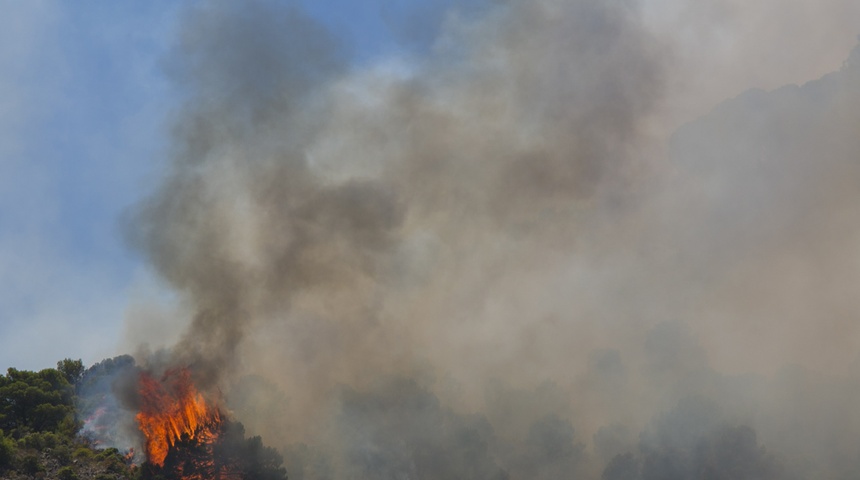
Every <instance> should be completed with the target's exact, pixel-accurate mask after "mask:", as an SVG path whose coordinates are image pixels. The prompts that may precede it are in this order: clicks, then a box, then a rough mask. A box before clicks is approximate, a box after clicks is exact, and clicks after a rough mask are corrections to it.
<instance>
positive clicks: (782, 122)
mask: <svg viewBox="0 0 860 480" xmlns="http://www.w3.org/2000/svg"><path fill="white" fill-rule="evenodd" d="M768 3H769V2H768ZM832 3H833V4H834V5H836V4H837V3H838V2H832ZM708 4H709V5H710V6H711V8H714V9H717V10H719V9H720V8H726V9H727V10H725V12H732V14H731V15H730V14H729V13H726V17H725V19H724V21H725V25H724V28H725V29H727V30H726V31H728V29H730V27H731V25H733V24H732V23H731V18H733V16H734V15H741V12H740V11H738V10H736V9H740V8H742V7H740V6H734V7H732V5H734V3H733V2H728V1H726V2H717V1H714V2H709V3H708ZM840 5H841V4H840ZM729 7H731V8H729ZM786 8H790V7H786ZM791 8H793V7H791ZM841 8H842V10H838V9H837V10H838V11H840V12H843V13H844V12H845V11H846V9H848V8H849V7H847V6H845V5H841ZM834 9H835V7H834ZM837 10H833V11H837ZM790 11H791V12H796V10H790ZM678 12H680V13H681V14H679V15H678V16H672V15H669V14H666V13H665V12H662V13H661V11H660V9H659V8H657V7H656V6H655V4H651V3H647V2H646V3H643V4H638V3H637V2H635V1H630V0H609V1H598V0H533V1H528V2H496V3H493V4H492V5H488V6H486V8H484V9H481V10H480V13H478V14H472V15H457V14H456V11H454V10H451V11H450V12H449V13H448V14H447V15H445V16H444V21H443V23H442V24H441V26H440V27H439V29H438V31H439V34H438V36H437V38H436V39H435V40H434V41H433V43H432V47H431V48H429V49H428V50H427V51H426V52H416V53H415V54H414V55H409V54H402V55H400V56H397V57H394V58H387V59H380V60H379V61H376V62H370V63H369V64H367V65H362V66H359V67H356V66H353V65H350V63H349V58H348V54H347V52H346V50H345V49H344V48H343V45H341V44H340V43H339V41H338V39H337V38H336V37H335V36H333V35H332V34H331V33H330V32H327V31H326V30H325V29H324V28H323V27H322V26H321V25H319V24H317V23H316V22H315V21H314V20H313V19H311V18H310V17H308V16H307V15H306V14H305V13H303V12H302V11H301V10H300V9H299V8H298V7H297V6H295V5H294V4H291V3H278V2H263V1H254V2H243V3H241V4H237V3H232V2H226V1H223V2H222V1H213V2H206V3H202V4H199V5H195V6H194V7H191V8H189V11H188V12H187V14H186V17H185V20H184V22H183V23H182V27H181V29H180V31H179V32H178V34H177V39H176V47H175V52H174V54H173V55H172V56H171V58H169V59H168V60H167V61H166V65H167V69H168V71H169V73H170V75H171V76H172V78H173V79H174V80H175V84H176V85H177V87H178V88H179V89H180V91H181V92H182V94H183V98H184V103H183V104H182V105H181V107H180V108H179V109H178V111H177V112H176V115H175V118H174V119H173V130H172V138H173V143H172V150H171V154H172V157H171V159H172V163H171V165H170V168H169V171H168V172H166V174H165V178H164V181H163V183H162V184H161V186H160V187H159V188H158V190H157V191H155V192H153V194H152V195H151V196H150V197H149V198H148V199H147V200H146V201H145V202H143V203H142V204H141V205H139V206H138V207H137V209H136V210H135V211H134V212H133V214H132V216H131V218H132V219H131V221H130V222H129V226H128V231H129V238H130V240H131V242H132V244H133V245H134V246H135V247H136V248H137V249H139V250H140V251H141V252H143V253H144V254H145V256H146V257H147V258H148V259H149V260H150V261H151V264H152V266H153V268H154V269H155V271H156V272H157V273H158V274H159V275H160V276H161V277H162V278H163V279H164V280H165V281H166V282H167V283H168V284H169V286H170V287H171V288H172V289H173V290H174V291H175V292H176V294H177V296H178V298H179V301H180V303H181V305H182V308H181V311H183V312H188V323H187V325H188V326H187V329H186V330H185V331H184V333H183V334H182V336H181V340H180V341H179V342H178V343H177V344H176V345H174V346H172V347H171V348H170V349H169V351H168V352H167V353H162V354H159V355H163V356H165V357H164V358H162V357H159V356H158V355H155V356H150V357H148V359H138V360H139V361H143V362H146V361H149V362H154V363H158V364H183V365H191V366H192V367H193V371H194V374H195V375H196V377H197V378H196V381H197V383H198V385H200V386H201V387H202V388H204V389H212V390H214V389H219V390H220V391H223V392H224V393H225V398H226V400H227V403H228V405H229V406H230V407H231V408H233V409H234V410H235V412H236V414H237V416H238V417H239V418H241V420H242V421H243V422H244V423H245V425H246V426H247V427H248V429H249V430H251V431H252V433H254V434H262V435H263V437H264V439H266V441H267V442H273V443H274V444H275V445H277V446H279V447H280V448H281V449H282V451H283V452H284V453H285V457H286V459H287V460H288V463H287V469H288V471H289V472H290V475H291V478H299V479H301V478H305V477H307V478H343V477H355V478H407V477H408V478H440V479H442V478H493V479H502V478H558V477H559V476H572V477H576V478H604V479H620V478H642V479H651V478H663V479H666V478H768V479H769V478H793V477H794V476H797V477H798V478H801V477H802V478H822V477H821V475H822V474H824V473H827V474H829V475H833V477H832V478H841V477H837V476H835V475H839V474H842V473H844V472H849V471H851V468H853V467H854V466H856V463H857V462H856V458H860V457H858V454H860V450H857V449H856V448H855V447H852V446H851V445H857V444H858V443H857V440H858V439H860V416H857V415H854V414H852V413H851V411H852V410H853V409H852V408H851V405H852V401H853V400H856V399H857V395H858V393H860V390H858V386H860V378H858V377H857V375H856V374H855V373H854V369H852V368H850V367H851V366H856V360H857V357H856V352H857V350H856V347H857V339H858V338H860V337H858V335H857V333H858V332H857V327H856V325H858V324H857V322H856V318H855V317H856V311H857V307H858V302H857V300H856V294H855V292H856V288H857V287H858V286H860V269H858V266H860V265H858V262H857V259H858V258H860V257H858V256H857V252H856V245H857V240H858V234H860V223H858V222H857V218H858V207H857V205H860V202H858V200H860V188H858V182H857V178H858V174H860V171H858V164H857V162H856V153H857V152H858V151H860V145H858V137H857V135H856V132H855V131H854V130H856V128H857V125H860V114H858V112H860V108H857V107H858V106H860V105H858V101H860V83H858V79H860V57H858V56H860V53H858V52H860V51H858V50H855V51H854V53H853V54H851V56H850V58H849V59H848V60H847V61H845V63H844V65H843V66H842V67H841V69H839V70H838V71H835V72H833V73H831V74H829V75H826V76H824V77H823V78H821V79H818V80H814V81H810V82H809V83H806V84H804V85H803V86H788V87H783V88H779V89H776V90H773V91H765V90H751V91H748V92H747V93H744V94H742V95H740V96H737V97H736V98H733V99H731V100H729V101H726V102H724V103H722V104H720V105H719V106H717V107H716V108H714V109H713V110H711V111H710V112H709V113H707V112H706V111H699V112H698V113H696V116H698V115H701V116H700V117H699V118H695V116H693V117H690V115H689V112H690V111H692V110H690V109H691V108H692V107H691V106H696V105H701V104H702V103H703V102H707V101H711V100H712V99H713V97H714V95H715V92H716V91H719V89H717V90H714V89H713V88H712V87H713V86H714V83H715V82H713V80H712V79H710V78H708V79H707V81H705V80H706V79H704V76H703V75H702V73H701V71H697V70H696V67H697V66H702V65H703V64H707V61H705V60H702V58H707V57H702V58H694V57H695V56H694V55H693V53H701V54H706V53H708V52H710V53H715V52H716V53H721V54H723V55H725V54H726V51H727V50H720V49H719V48H717V47H715V46H714V45H715V42H716V41H715V40H714V37H711V36H709V35H717V34H716V33H714V31H713V30H706V31H703V32H702V34H701V36H700V37H696V38H692V37H690V36H691V35H693V34H694V33H695V29H694V27H695V25H696V23H695V22H696V21H701V19H696V18H688V16H689V15H691V14H690V12H689V11H687V10H686V9H680V10H678V11H676V12H675V13H678ZM661 15H663V16H661ZM680 19H688V20H689V23H688V24H686V28H685V29H683V30H679V31H674V30H671V31H667V30H666V27H667V25H675V23H673V22H677V21H680ZM691 28H693V30H690V29H691ZM748 28H749V25H748V24H743V25H742V28H741V30H740V33H738V34H737V37H736V39H739V40H746V39H748V38H750V34H749V29H748ZM851 35H854V33H853V32H852V33H851ZM770 36H774V37H775V38H776V36H775V34H771V35H770ZM770 36H768V35H763V37H766V38H770ZM694 47H695V48H700V49H701V51H699V50H695V49H694ZM709 48H710V49H711V50H708V49H709ZM713 58H714V63H713V65H714V66H717V67H720V66H722V67H725V66H726V62H723V58H722V57H719V56H715V57H713ZM804 58H806V57H804ZM776 70H779V69H776ZM738 71H739V70H737V71H735V70H733V71H731V72H728V71H727V72H726V78H727V79H731V80H732V82H736V83H737V78H740V76H739V73H738ZM713 75H714V76H717V77H718V76H720V75H721V72H719V71H715V72H714V73H713ZM787 81H791V80H790V79H789V80H787ZM736 83H733V84H732V85H730V86H729V87H726V88H729V89H730V88H733V85H735V84H736ZM697 86H699V87H702V88H705V91H704V92H703V93H697V91H696V89H695V87H697ZM765 86H767V87H769V85H765ZM708 88H711V89H710V90H708ZM720 92H723V93H724V91H720ZM734 93H739V92H734ZM734 93H732V94H734ZM718 100H722V98H719V99H718ZM709 107H710V105H709ZM680 123H684V124H683V125H682V126H680V128H675V127H677V126H678V124H680ZM667 132H671V135H670V134H669V133H667ZM130 321H132V322H134V321H137V320H136V319H135V318H134V317H132V318H131V319H130ZM180 323H181V322H180ZM156 357H158V360H157V361H156V360H155V358H156ZM811 392H815V393H814V394H813V393H811Z"/></svg>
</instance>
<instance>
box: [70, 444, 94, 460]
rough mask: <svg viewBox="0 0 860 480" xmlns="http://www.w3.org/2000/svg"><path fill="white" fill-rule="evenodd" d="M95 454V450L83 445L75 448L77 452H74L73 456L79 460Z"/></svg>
mask: <svg viewBox="0 0 860 480" xmlns="http://www.w3.org/2000/svg"><path fill="white" fill-rule="evenodd" d="M93 455H94V454H93V451H92V450H90V449H89V448H86V447H81V448H79V449H77V450H75V453H74V454H72V456H73V457H74V458H75V459H77V460H81V459H89V458H93Z"/></svg>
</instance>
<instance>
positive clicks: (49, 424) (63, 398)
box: [0, 359, 140, 480]
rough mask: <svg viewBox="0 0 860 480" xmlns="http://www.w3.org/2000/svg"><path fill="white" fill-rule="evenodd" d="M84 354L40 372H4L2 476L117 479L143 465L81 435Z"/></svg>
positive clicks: (0, 384)
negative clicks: (98, 446) (79, 411)
mask: <svg viewBox="0 0 860 480" xmlns="http://www.w3.org/2000/svg"><path fill="white" fill-rule="evenodd" d="M84 372H85V369H84V365H83V363H82V362H81V361H80V360H70V359H66V360H63V361H61V362H58V363H57V368H55V369H54V368H49V369H45V370H41V371H39V372H31V371H25V370H17V369H15V368H10V369H8V371H7V372H6V374H5V375H0V478H2V479H9V480H18V479H21V480H23V479H33V478H37V479H46V480H54V479H59V480H74V479H81V480H118V479H132V478H139V477H140V473H139V469H137V468H135V467H132V466H131V464H130V461H129V459H127V458H126V457H125V456H124V455H123V454H122V453H120V452H119V451H118V450H117V449H115V448H107V449H103V450H99V449H96V448H95V447H96V445H95V444H94V443H93V442H92V441H90V440H88V439H87V438H85V437H82V436H80V435H78V432H79V431H80V428H81V426H82V425H83V420H82V419H81V418H80V417H79V415H78V414H77V409H76V405H77V403H78V397H77V391H78V387H79V385H80V383H81V380H82V378H83V377H84Z"/></svg>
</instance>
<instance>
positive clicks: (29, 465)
mask: <svg viewBox="0 0 860 480" xmlns="http://www.w3.org/2000/svg"><path fill="white" fill-rule="evenodd" d="M21 470H23V471H24V473H26V474H28V475H36V474H37V473H39V472H41V471H43V470H45V467H43V466H42V463H41V462H39V457H37V456H35V455H27V456H26V457H24V459H23V460H21Z"/></svg>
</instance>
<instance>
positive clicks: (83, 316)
mask: <svg viewBox="0 0 860 480" xmlns="http://www.w3.org/2000/svg"><path fill="white" fill-rule="evenodd" d="M186 3H187V2H186ZM304 3H305V7H306V9H307V11H308V12H309V13H310V14H311V15H312V16H314V17H316V18H317V19H319V20H320V21H321V22H322V23H324V24H325V25H326V26H328V27H329V28H330V29H331V31H332V32H333V33H335V34H336V35H337V36H338V37H340V38H341V39H342V40H343V42H344V45H345V46H346V50H347V52H348V53H349V55H350V58H352V61H353V62H354V63H364V62H369V61H372V59H373V58H376V57H378V56H381V55H387V54H392V53H393V54H408V53H409V52H413V53H415V52H417V51H421V50H425V49H427V48H428V46H429V45H430V43H431V42H432V39H433V37H434V36H435V29H436V27H437V26H438V24H439V22H440V21H441V19H442V18H443V15H444V12H446V11H447V10H448V9H449V8H450V7H451V6H452V5H457V8H459V9H465V10H467V11H468V10H472V9H474V8H476V7H477V6H479V5H480V4H481V3H482V2H481V1H480V0H470V1H467V2H455V1H454V0H444V1H435V2H426V1H419V0H377V1H365V2H355V1H352V0H330V1H325V2H320V1H311V0H305V2H304ZM182 8H183V4H182V3H180V2H174V1H163V0H157V1H147V2H107V1H87V2H61V1H38V0H28V1H11V0H0V369H5V368H6V367H10V366H14V367H16V368H28V369H37V368H44V367H49V366H53V364H54V363H55V362H56V361H57V360H60V359H62V358H65V357H71V358H83V360H84V362H85V363H86V364H92V363H93V362H96V361H98V360H100V359H102V358H104V357H106V356H111V355H115V354H118V353H124V352H122V351H121V350H122V348H124V347H123V346H122V345H123V344H122V338H123V335H124V331H123V328H124V327H123V318H124V315H125V312H126V310H127V308H128V304H129V302H130V301H131V299H132V298H134V297H135V296H139V295H140V292H141V290H147V289H148V288H150V289H151V288H153V287H152V285H153V284H154V283H155V282H154V280H153V279H152V278H151V274H150V273H149V272H148V270H147V269H146V267H145V266H144V265H143V264H142V262H141V260H140V259H139V258H138V257H137V256H136V255H135V254H134V252H131V251H129V249H128V248H126V246H125V244H124V242H123V240H122V235H121V227H120V223H121V218H122V215H123V214H124V212H125V211H127V209H128V208H129V207H130V206H131V205H133V204H134V203H135V202H136V201H138V200H139V199H141V198H142V197H143V196H144V195H145V194H146V193H147V192H149V191H150V190H151V189H152V188H153V187H154V186H155V185H156V184H157V182H158V179H159V175H160V174H161V172H162V171H163V169H164V167H165V165H166V162H167V160H166V158H165V150H166V144H167V129H168V126H169V123H168V122H167V118H168V116H169V115H170V112H171V111H172V109H173V108H174V107H175V103H176V100H177V96H176V93H175V92H174V91H173V90H172V89H171V85H170V83H169V81H168V79H167V78H166V76H165V74H164V72H163V69H162V66H163V62H162V61H163V59H164V57H165V55H166V54H167V52H169V50H170V47H171V44H172V39H173V36H172V35H173V33H174V32H175V29H176V27H177V22H178V17H179V13H180V12H181V11H182ZM154 288H155V289H156V290H157V288H158V287H154Z"/></svg>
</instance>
